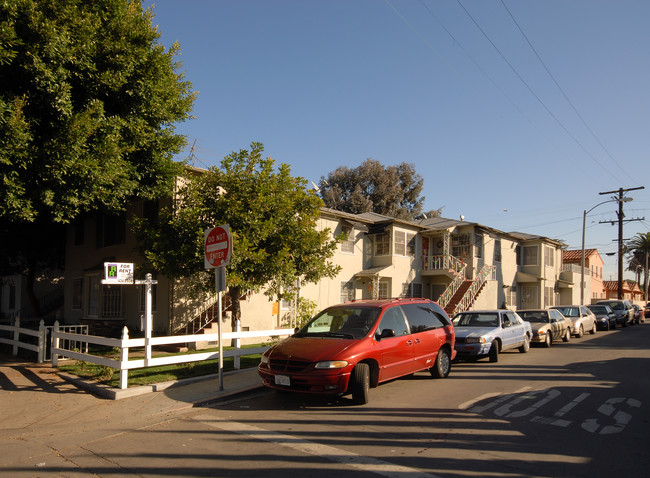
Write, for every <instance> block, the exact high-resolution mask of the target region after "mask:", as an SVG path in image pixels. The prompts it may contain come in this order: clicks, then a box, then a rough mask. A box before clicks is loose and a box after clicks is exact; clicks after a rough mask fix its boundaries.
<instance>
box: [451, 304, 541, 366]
mask: <svg viewBox="0 0 650 478" xmlns="http://www.w3.org/2000/svg"><path fill="white" fill-rule="evenodd" d="M453 322H454V329H455V332H456V351H457V352H458V358H459V359H473V360H477V359H480V358H482V357H489V359H490V362H497V361H498V360H499V354H500V353H501V352H503V351H504V350H508V349H514V348H518V349H519V351H520V352H522V353H526V352H528V350H529V349H530V340H531V338H532V334H533V332H532V328H531V327H530V324H529V323H527V322H524V321H523V320H522V319H521V317H519V316H518V315H517V313H516V312H513V311H511V310H502V309H499V310H472V311H467V312H460V313H458V314H456V316H455V317H454V320H453Z"/></svg>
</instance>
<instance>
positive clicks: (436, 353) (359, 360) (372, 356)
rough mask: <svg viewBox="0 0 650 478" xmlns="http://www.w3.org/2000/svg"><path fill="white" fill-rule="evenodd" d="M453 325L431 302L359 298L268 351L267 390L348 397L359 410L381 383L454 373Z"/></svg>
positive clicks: (263, 370)
mask: <svg viewBox="0 0 650 478" xmlns="http://www.w3.org/2000/svg"><path fill="white" fill-rule="evenodd" d="M455 355H456V352H455V350H454V326H453V325H452V323H451V320H449V317H448V316H447V314H446V313H445V311H444V310H443V309H442V307H440V306H439V305H438V304H437V303H435V302H432V301H430V300H427V299H386V300H357V301H351V302H346V303H344V304H340V305H336V306H333V307H329V308H327V309H325V310H323V311H322V312H320V313H319V314H317V315H316V316H315V317H314V318H313V319H311V320H310V321H309V322H308V323H307V324H306V325H305V326H303V327H302V328H301V329H299V330H297V331H296V333H295V334H294V335H292V336H291V337H289V338H287V339H285V340H283V341H282V342H280V343H278V344H277V345H275V346H273V347H271V348H270V349H269V350H267V351H266V352H264V354H263V355H262V359H261V361H260V364H259V366H258V369H257V370H258V373H259V374H260V376H261V377H262V382H263V383H264V385H266V386H267V387H270V388H273V389H277V390H286V391H292V392H303V393H312V394H330V395H344V394H346V393H352V399H353V401H354V402H355V403H357V404H364V403H367V402H368V391H369V389H370V388H373V387H377V386H378V385H379V384H380V383H382V382H385V381H387V380H392V379H395V378H398V377H401V376H404V375H409V374H412V373H414V372H418V371H420V370H428V371H429V372H430V373H431V375H432V376H433V377H436V378H444V377H447V376H448V375H449V372H450V369H451V361H452V360H453V359H454V357H455Z"/></svg>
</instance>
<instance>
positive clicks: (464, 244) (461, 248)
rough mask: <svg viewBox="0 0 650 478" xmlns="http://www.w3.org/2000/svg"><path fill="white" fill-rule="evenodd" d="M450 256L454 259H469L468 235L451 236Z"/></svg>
mask: <svg viewBox="0 0 650 478" xmlns="http://www.w3.org/2000/svg"><path fill="white" fill-rule="evenodd" d="M451 255H452V256H454V257H470V244H469V234H452V235H451Z"/></svg>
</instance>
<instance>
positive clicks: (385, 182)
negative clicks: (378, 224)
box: [318, 159, 424, 219]
mask: <svg viewBox="0 0 650 478" xmlns="http://www.w3.org/2000/svg"><path fill="white" fill-rule="evenodd" d="M423 184H424V180H423V179H422V176H420V175H419V174H418V173H417V172H416V171H415V167H414V166H413V165H412V164H408V163H401V164H399V165H397V166H384V165H383V164H381V163H380V162H379V161H377V160H374V159H366V160H365V161H364V162H363V163H362V164H361V165H360V166H358V167H356V168H348V167H347V166H341V167H339V168H337V169H336V170H334V171H332V172H330V173H329V175H328V176H327V178H325V177H322V178H321V180H320V182H319V184H318V186H319V189H320V193H321V197H322V198H323V201H324V202H325V205H326V206H327V207H329V208H332V209H337V210H339V211H344V212H349V213H353V214H360V213H364V212H376V213H378V214H384V215H386V216H390V217H395V218H399V219H415V218H416V217H418V216H420V214H421V212H422V205H423V203H424V197H423V196H421V193H422V188H423Z"/></svg>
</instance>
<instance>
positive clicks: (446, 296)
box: [438, 256, 467, 309]
mask: <svg viewBox="0 0 650 478" xmlns="http://www.w3.org/2000/svg"><path fill="white" fill-rule="evenodd" d="M447 257H448V258H449V260H448V264H449V265H450V266H451V267H449V268H448V269H449V270H451V271H452V272H454V274H455V275H456V277H454V280H453V281H451V283H450V284H449V285H448V286H447V288H446V289H445V291H444V292H443V293H442V295H441V296H440V298H439V299H438V304H440V307H442V308H443V309H444V308H445V307H447V304H449V302H450V301H451V298H452V297H453V296H454V294H455V293H456V292H457V291H458V289H459V287H460V286H461V284H462V283H463V282H465V278H466V277H467V276H466V274H465V272H466V269H467V264H465V263H464V262H463V261H461V260H459V259H457V258H456V257H454V256H447Z"/></svg>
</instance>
